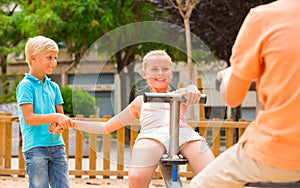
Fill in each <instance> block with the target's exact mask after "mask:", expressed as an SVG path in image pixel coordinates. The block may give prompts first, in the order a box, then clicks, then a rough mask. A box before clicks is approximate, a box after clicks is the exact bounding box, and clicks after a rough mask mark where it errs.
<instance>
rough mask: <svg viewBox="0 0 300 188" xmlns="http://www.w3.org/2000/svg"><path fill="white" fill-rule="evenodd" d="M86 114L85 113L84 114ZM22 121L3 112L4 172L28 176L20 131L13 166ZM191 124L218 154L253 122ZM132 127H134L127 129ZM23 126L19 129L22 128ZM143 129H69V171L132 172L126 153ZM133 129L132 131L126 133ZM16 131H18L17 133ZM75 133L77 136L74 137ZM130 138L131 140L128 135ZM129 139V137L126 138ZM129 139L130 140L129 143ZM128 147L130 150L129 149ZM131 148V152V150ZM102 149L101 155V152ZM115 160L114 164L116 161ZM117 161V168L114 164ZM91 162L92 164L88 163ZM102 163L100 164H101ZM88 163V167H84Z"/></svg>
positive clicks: (135, 125)
mask: <svg viewBox="0 0 300 188" xmlns="http://www.w3.org/2000/svg"><path fill="white" fill-rule="evenodd" d="M81 118H82V117H81ZM108 118H109V117H105V118H94V117H91V118H84V119H85V120H87V121H107V120H108ZM13 123H17V124H18V118H17V117H14V116H11V115H9V114H0V175H18V176H20V177H24V176H25V175H26V171H25V164H24V159H23V154H22V140H21V139H22V138H21V133H20V132H19V133H17V134H18V135H19V137H18V143H19V144H18V146H17V147H18V156H17V158H15V160H16V159H17V161H18V167H17V168H15V169H13V168H12V161H13V158H14V157H13V156H12V140H13V137H12V130H13V129H12V125H13ZM188 124H189V125H190V126H192V127H194V128H195V130H197V131H199V134H200V135H201V136H204V137H205V138H206V139H207V141H208V143H209V144H210V147H211V149H212V151H213V153H214V155H215V156H218V155H219V154H220V153H221V152H222V151H224V150H225V149H226V148H229V147H230V146H232V145H233V144H234V143H235V141H236V140H237V139H238V138H239V137H240V136H241V135H242V134H243V132H244V130H245V128H246V127H247V125H248V124H249V122H245V121H240V122H235V121H231V120H226V121H220V120H217V119H214V120H210V121H208V120H202V121H188ZM126 129H129V130H130V131H125V130H126ZM18 130H19V129H18ZM138 131H139V121H135V122H132V123H131V124H130V125H128V126H126V127H123V128H121V129H119V130H117V131H116V132H114V133H112V134H107V135H96V134H88V133H83V132H81V131H78V130H76V131H75V130H73V129H70V130H65V131H64V132H63V138H64V141H65V144H66V154H67V158H68V160H69V164H70V162H71V160H72V161H73V163H74V167H70V166H69V174H70V175H73V176H75V177H77V178H80V177H82V176H88V177H89V178H95V177H96V176H102V177H103V178H111V177H112V176H115V177H117V178H124V177H125V176H127V175H128V169H127V167H126V164H125V163H126V162H125V161H128V159H129V157H130V156H125V154H126V153H129V155H130V151H131V149H132V147H133V144H134V141H135V139H136V137H137V134H138ZM126 132H130V135H126V134H125V133H126ZM14 134H16V133H14ZM73 137H74V138H73ZM126 138H129V141H128V139H126ZM126 140H127V141H126ZM126 142H128V143H126ZM87 143H88V146H89V147H88V156H87V157H86V156H84V152H83V148H84V144H87ZM71 147H73V148H75V149H74V150H75V151H74V152H75V154H74V156H71V155H70V154H69V153H70V152H69V151H70V148H71ZM125 150H126V152H125ZM128 151H129V152H128ZM100 152H101V156H99V153H100ZM112 152H114V153H115V154H116V156H114V157H116V158H115V159H112V158H113V156H112ZM84 160H85V161H88V165H86V164H84ZM112 163H113V164H112ZM112 165H115V168H112ZM87 166H88V167H87ZM99 166H100V167H99ZM83 167H85V168H83ZM179 175H180V176H181V177H186V178H191V177H193V174H192V172H191V171H190V170H189V168H188V167H187V168H185V169H183V170H182V169H180V172H179ZM154 177H155V178H161V174H160V171H159V170H157V171H156V172H155V174H154Z"/></svg>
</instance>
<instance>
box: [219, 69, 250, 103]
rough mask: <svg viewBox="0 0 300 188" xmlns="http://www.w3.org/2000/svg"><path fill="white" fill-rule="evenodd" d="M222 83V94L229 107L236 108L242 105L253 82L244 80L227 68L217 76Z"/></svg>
mask: <svg viewBox="0 0 300 188" xmlns="http://www.w3.org/2000/svg"><path fill="white" fill-rule="evenodd" d="M217 78H218V79H219V80H220V81H221V84H220V93H221V95H222V98H223V99H224V101H225V103H226V104H227V105H228V106H231V107H236V106H238V105H240V104H241V103H242V102H243V100H244V98H245V97H246V94H247V92H248V90H249V88H250V85H251V82H252V81H247V80H242V79H240V78H238V77H237V76H235V75H234V74H232V68H231V67H229V68H226V69H224V70H222V71H220V72H218V74H217Z"/></svg>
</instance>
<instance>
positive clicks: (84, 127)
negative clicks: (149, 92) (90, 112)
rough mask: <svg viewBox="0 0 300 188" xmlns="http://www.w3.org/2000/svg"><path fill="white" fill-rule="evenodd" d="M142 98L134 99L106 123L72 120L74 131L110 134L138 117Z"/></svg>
mask: <svg viewBox="0 0 300 188" xmlns="http://www.w3.org/2000/svg"><path fill="white" fill-rule="evenodd" d="M142 100H143V96H138V97H136V98H135V99H134V100H133V101H132V102H131V103H130V104H129V105H128V106H127V107H126V108H125V109H124V110H122V111H121V112H120V113H118V114H117V115H116V116H114V117H112V118H111V119H109V120H108V121H107V122H91V121H79V120H74V123H75V127H74V128H75V129H78V130H80V131H84V132H89V133H95V134H108V133H111V132H113V131H115V130H117V129H119V128H121V127H123V126H125V125H127V124H129V123H131V122H132V121H133V120H135V119H137V118H138V117H139V113H140V110H141V104H142V102H143V101H142Z"/></svg>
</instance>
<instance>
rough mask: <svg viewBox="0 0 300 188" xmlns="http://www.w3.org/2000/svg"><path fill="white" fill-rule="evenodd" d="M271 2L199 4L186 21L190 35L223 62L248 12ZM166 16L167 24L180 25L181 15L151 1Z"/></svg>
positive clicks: (206, 0) (206, 1)
mask: <svg viewBox="0 0 300 188" xmlns="http://www.w3.org/2000/svg"><path fill="white" fill-rule="evenodd" d="M273 1H274V0H238V1H237V0H225V1H211V0H201V1H200V3H198V4H197V6H196V8H195V10H194V11H193V14H192V15H191V17H190V24H191V32H192V33H194V34H196V35H197V36H199V37H200V38H201V39H202V40H203V41H204V42H205V44H206V45H207V46H208V47H209V48H210V50H211V51H212V52H213V54H214V55H215V56H216V57H217V58H218V59H220V60H224V61H226V62H227V64H228V66H230V62H229V58H230V56H231V48H232V46H233V43H234V41H235V38H236V36H237V33H238V31H239V28H240V26H241V24H242V22H243V20H244V18H245V16H246V15H247V13H248V12H249V10H250V8H252V7H255V6H258V5H260V4H265V3H270V2H273ZM152 2H153V3H155V4H156V5H157V6H158V10H160V11H166V12H168V13H169V14H170V16H169V17H167V21H168V22H171V23H176V24H178V25H183V24H182V19H181V15H180V14H179V13H178V11H177V10H174V9H172V8H170V5H169V4H168V3H167V2H165V1H152Z"/></svg>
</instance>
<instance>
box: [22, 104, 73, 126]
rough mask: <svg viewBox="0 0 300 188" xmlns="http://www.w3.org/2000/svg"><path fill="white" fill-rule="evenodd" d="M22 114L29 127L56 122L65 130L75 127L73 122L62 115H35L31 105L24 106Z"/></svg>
mask: <svg viewBox="0 0 300 188" xmlns="http://www.w3.org/2000/svg"><path fill="white" fill-rule="evenodd" d="M21 108H22V114H23V117H24V120H25V122H26V124H27V125H30V126H35V125H41V124H46V123H52V122H56V123H58V124H59V125H60V126H61V127H63V128H69V127H73V124H72V120H71V118H69V117H68V116H66V115H64V114H62V113H52V114H35V113H33V105H32V104H31V103H28V104H22V105H21Z"/></svg>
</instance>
